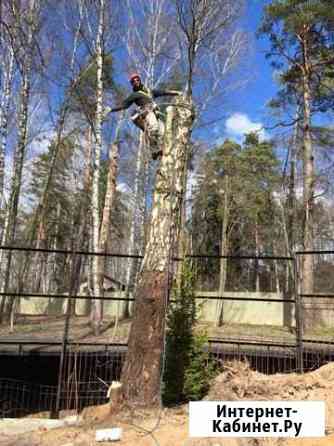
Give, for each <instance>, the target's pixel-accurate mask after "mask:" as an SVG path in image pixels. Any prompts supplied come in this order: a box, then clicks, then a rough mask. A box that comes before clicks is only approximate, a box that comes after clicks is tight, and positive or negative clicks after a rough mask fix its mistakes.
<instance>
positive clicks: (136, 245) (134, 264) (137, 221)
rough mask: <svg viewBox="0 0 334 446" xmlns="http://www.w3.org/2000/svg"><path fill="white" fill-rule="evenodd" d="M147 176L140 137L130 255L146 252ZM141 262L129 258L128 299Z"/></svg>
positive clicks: (127, 272) (142, 139)
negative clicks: (143, 210) (142, 228)
mask: <svg viewBox="0 0 334 446" xmlns="http://www.w3.org/2000/svg"><path fill="white" fill-rule="evenodd" d="M144 176H145V144H144V135H143V134H141V135H140V141H139V150H138V152H137V160H136V171H135V180H134V200H133V202H134V203H133V213H132V218H131V227H130V237H129V245H128V255H142V254H143V251H144V246H143V237H142V234H141V226H142V225H143V224H144V217H145V216H143V215H142V213H141V211H142V208H144V205H143V202H144V200H145V196H144V195H145V190H144V187H143V186H144V181H145V180H144V178H143V177H144ZM139 265H140V260H139V259H136V258H128V262H127V270H126V289H125V296H126V298H129V297H130V291H133V286H134V283H135V277H136V276H137V272H138V268H139ZM123 316H124V317H125V318H126V317H129V316H130V304H129V302H126V304H125V306H124V314H123Z"/></svg>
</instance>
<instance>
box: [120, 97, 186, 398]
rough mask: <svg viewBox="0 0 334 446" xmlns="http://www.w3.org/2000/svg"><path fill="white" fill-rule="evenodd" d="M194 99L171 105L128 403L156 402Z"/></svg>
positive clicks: (125, 375) (126, 374) (126, 383)
mask: <svg viewBox="0 0 334 446" xmlns="http://www.w3.org/2000/svg"><path fill="white" fill-rule="evenodd" d="M193 118H194V116H193V113H192V109H191V108H190V104H189V102H186V103H184V102H182V100H181V99H179V100H178V101H177V106H176V107H175V108H174V107H168V109H167V120H166V134H165V146H164V151H163V157H162V160H161V163H160V166H159V169H158V171H157V176H156V183H155V190H154V196H153V208H152V214H151V224H150V233H149V237H148V242H147V245H146V249H145V256H144V260H143V265H142V270H141V273H140V278H139V281H138V285H137V287H136V291H135V298H136V302H135V313H134V318H133V322H132V325H131V331H130V336H129V342H128V355H127V359H126V362H125V364H124V367H123V371H122V377H121V380H122V383H123V389H124V396H125V399H126V400H127V401H128V402H132V403H134V402H136V403H139V404H141V405H152V404H157V403H158V401H159V392H160V372H161V357H162V355H161V353H162V349H163V332H164V318H165V306H166V299H167V296H168V288H169V286H170V283H171V281H170V277H169V274H170V273H172V271H171V268H170V261H171V258H172V255H173V250H174V249H177V241H178V238H179V231H180V212H181V204H182V199H183V193H184V190H183V184H184V182H183V174H184V169H185V168H186V164H185V161H186V159H187V150H189V138H190V133H191V127H192V123H193Z"/></svg>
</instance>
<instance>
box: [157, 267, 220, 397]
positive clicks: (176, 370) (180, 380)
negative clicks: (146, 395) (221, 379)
mask: <svg viewBox="0 0 334 446" xmlns="http://www.w3.org/2000/svg"><path fill="white" fill-rule="evenodd" d="M194 284H195V273H194V271H193V268H192V266H191V263H190V262H189V261H185V262H184V263H183V265H182V272H181V278H180V281H179V284H178V286H176V285H175V286H174V287H173V293H172V296H173V300H174V301H175V302H173V303H171V304H170V306H169V309H168V315H167V337H166V362H165V370H164V389H163V396H162V399H163V402H164V404H165V405H172V404H177V403H181V402H185V401H189V400H197V399H200V398H202V397H203V396H204V395H205V393H206V392H207V390H208V388H209V383H210V379H211V378H212V376H213V369H214V368H213V364H212V362H211V361H210V360H209V354H208V352H207V350H206V346H207V337H206V335H205V333H202V334H197V335H196V334H195V333H194V328H195V324H196V303H195V296H194Z"/></svg>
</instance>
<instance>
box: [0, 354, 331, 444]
mask: <svg viewBox="0 0 334 446" xmlns="http://www.w3.org/2000/svg"><path fill="white" fill-rule="evenodd" d="M333 387H334V363H330V364H327V365H325V366H323V367H321V368H320V369H318V370H316V371H314V372H310V373H307V374H304V375H297V374H289V375H284V374H276V375H271V376H268V375H263V374H261V373H258V372H255V371H252V370H251V369H250V368H249V366H248V365H247V364H246V363H240V362H231V363H229V364H228V365H226V367H225V369H224V370H223V373H221V374H220V375H219V376H217V377H216V379H215V380H214V381H213V383H212V386H211V389H210V391H209V393H208V395H207V396H206V398H205V399H206V400H228V401H241V400H292V401H295V400H324V401H325V402H326V412H327V413H326V435H327V436H326V437H324V438H315V439H260V438H259V439H256V440H255V439H240V438H239V439H238V438H235V439H213V438H212V439H190V438H189V437H188V412H187V411H188V407H187V405H183V406H179V407H177V408H172V409H163V410H162V411H159V410H154V409H152V410H145V411H144V410H123V411H121V412H119V413H118V414H114V415H110V413H109V412H110V408H109V406H108V405H103V406H97V407H92V408H89V409H87V410H85V411H84V413H83V418H84V420H83V423H82V425H80V426H77V427H68V428H61V429H55V430H50V431H39V432H34V433H30V434H25V435H23V436H16V437H13V436H11V437H9V436H7V438H6V436H5V435H4V433H2V436H1V439H0V445H1V446H14V445H15V446H37V445H38V446H51V445H52V446H53V445H54V446H79V445H80V446H91V445H95V444H101V445H104V444H105V445H107V444H111V443H96V442H95V431H96V429H103V428H111V427H122V428H123V437H122V440H121V441H119V442H117V443H115V444H118V445H120V446H150V445H153V446H154V445H159V446H172V445H175V446H333V445H334V393H333Z"/></svg>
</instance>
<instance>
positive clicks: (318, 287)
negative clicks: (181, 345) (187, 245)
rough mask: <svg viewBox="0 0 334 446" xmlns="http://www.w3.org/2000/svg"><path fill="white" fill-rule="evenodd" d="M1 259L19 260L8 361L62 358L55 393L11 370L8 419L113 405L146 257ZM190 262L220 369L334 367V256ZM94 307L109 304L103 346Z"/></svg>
mask: <svg viewBox="0 0 334 446" xmlns="http://www.w3.org/2000/svg"><path fill="white" fill-rule="evenodd" d="M0 251H1V252H2V256H7V255H10V256H11V269H10V271H3V270H1V274H2V277H1V279H2V282H1V283H4V284H5V288H4V289H3V290H2V291H1V293H0V298H1V312H0V316H1V317H2V322H3V323H2V325H1V326H0V349H1V351H2V354H6V355H12V356H15V355H17V357H19V358H22V357H23V356H24V355H26V356H27V357H29V358H30V360H31V361H34V362H35V363H36V357H37V355H39V356H42V355H44V356H45V357H46V358H50V357H51V355H53V356H54V357H56V358H57V362H56V364H53V375H55V377H54V378H53V380H52V384H51V380H49V381H48V382H44V381H43V379H41V377H42V376H43V370H41V371H40V372H41V373H40V374H37V375H36V376H35V377H33V378H31V379H30V381H28V380H27V379H25V378H26V376H25V375H24V374H23V373H22V374H21V375H18V376H17V375H15V376H13V374H12V372H10V367H9V368H6V369H2V372H1V380H0V395H3V398H2V399H1V405H0V414H2V416H24V415H26V414H28V413H36V412H43V411H50V412H53V413H56V414H57V413H58V414H59V412H60V411H62V410H67V411H71V410H74V411H76V412H78V411H81V410H82V408H83V407H86V406H88V405H94V404H101V403H103V402H105V401H106V398H107V390H108V386H109V385H110V384H111V382H112V380H115V379H118V378H119V376H120V373H121V366H122V362H123V360H124V356H125V352H126V343H127V339H128V335H129V331H130V327H131V318H132V312H133V301H134V294H133V287H134V283H135V281H136V274H137V272H138V267H139V265H140V256H127V255H122V254H95V253H88V252H69V251H61V250H43V249H40V250H36V249H29V250H25V249H23V248H10V249H9V248H8V247H2V249H1V250H0ZM94 255H99V256H101V255H102V256H104V266H105V267H104V271H105V274H104V277H103V286H102V295H101V296H94V294H93V292H92V284H91V283H90V276H91V274H90V269H91V267H92V258H93V256H94ZM306 255H312V256H313V271H314V283H313V284H312V293H308V292H307V291H308V290H307V289H306V288H305V278H304V279H303V277H302V274H301V272H302V271H303V268H302V262H303V258H304V257H305V256H306ZM187 257H188V258H189V257H190V258H191V260H192V264H193V268H194V271H195V273H196V285H195V298H196V305H197V309H198V318H199V320H198V324H197V326H198V327H197V328H198V329H199V330H201V331H203V330H204V331H205V332H206V333H207V336H208V338H209V350H210V354H211V356H212V357H213V358H215V359H216V360H217V361H218V362H224V361H226V360H230V359H239V360H248V361H249V362H250V364H251V367H252V368H255V369H257V370H259V371H261V372H263V373H275V372H293V371H299V372H302V371H306V370H312V369H314V368H317V367H319V366H320V365H322V364H324V363H326V362H328V361H331V360H332V359H333V356H334V336H333V335H334V332H333V328H332V327H333V324H332V322H333V320H332V319H333V316H334V313H333V309H334V307H333V304H334V300H333V298H334V289H333V286H334V285H333V283H332V281H331V279H330V277H331V276H330V273H331V271H332V268H333V266H334V252H321V253H320V252H319V253H312V254H306V253H297V254H296V256H295V257H274V256H256V257H255V256H225V257H222V256H205V255H198V256H195V255H192V256H187ZM178 261H180V259H175V260H174V270H175V271H177V264H178V263H177V262H178ZM174 296H175V298H177V293H176V294H175V293H174ZM93 300H101V301H102V302H103V322H102V324H101V326H100V334H99V336H96V334H95V333H94V331H93V330H92V327H91V324H90V313H91V305H92V301H93ZM44 373H45V374H46V375H47V376H48V375H50V370H45V371H44ZM28 375H29V374H28ZM18 378H20V379H18ZM20 389H21V390H20Z"/></svg>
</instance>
